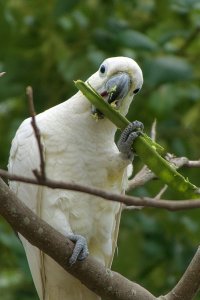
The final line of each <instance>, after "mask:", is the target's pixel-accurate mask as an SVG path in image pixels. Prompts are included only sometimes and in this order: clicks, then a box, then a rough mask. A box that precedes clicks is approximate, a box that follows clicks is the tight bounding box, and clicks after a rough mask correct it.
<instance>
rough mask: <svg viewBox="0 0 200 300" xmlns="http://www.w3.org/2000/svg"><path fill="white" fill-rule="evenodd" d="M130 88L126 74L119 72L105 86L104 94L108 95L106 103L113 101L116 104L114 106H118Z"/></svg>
mask: <svg viewBox="0 0 200 300" xmlns="http://www.w3.org/2000/svg"><path fill="white" fill-rule="evenodd" d="M130 86H131V80H130V76H129V75H128V74H127V73H124V72H120V73H117V74H115V75H113V76H112V77H111V78H110V79H108V81H107V82H106V84H105V88H106V92H107V94H108V99H107V101H108V103H112V102H114V101H115V102H117V103H116V106H120V103H121V101H122V100H123V99H124V98H125V97H126V95H127V94H128V92H129V90H130ZM120 100H121V101H120Z"/></svg>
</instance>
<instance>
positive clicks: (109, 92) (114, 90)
mask: <svg viewBox="0 0 200 300" xmlns="http://www.w3.org/2000/svg"><path fill="white" fill-rule="evenodd" d="M130 86H131V79H130V76H129V75H128V74H127V73H125V72H119V73H117V74H114V75H113V76H111V77H110V78H109V79H108V80H107V81H106V83H105V85H104V89H103V91H102V92H100V94H101V96H102V97H103V98H104V99H105V100H106V101H107V102H108V103H109V104H112V103H114V104H113V105H114V106H115V107H116V108H118V107H119V106H120V104H121V102H122V100H123V99H124V98H125V97H126V95H127V94H128V92H129V90H130ZM92 115H93V116H95V117H97V118H98V119H102V118H103V117H104V115H103V114H102V113H101V112H100V111H99V110H98V109H97V108H96V107H94V106H92Z"/></svg>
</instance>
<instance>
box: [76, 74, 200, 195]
mask: <svg viewBox="0 0 200 300" xmlns="http://www.w3.org/2000/svg"><path fill="white" fill-rule="evenodd" d="M75 85H76V87H77V88H78V89H79V90H80V91H81V92H82V93H83V94H84V96H85V97H86V98H87V99H88V100H89V101H90V102H91V103H92V104H93V105H94V106H95V107H96V108H97V109H99V110H100V111H101V112H102V113H103V114H104V115H105V116H106V117H107V118H108V119H109V120H110V121H111V122H113V123H114V124H115V125H116V126H117V127H118V128H119V129H120V130H123V129H124V128H125V127H126V126H127V125H128V124H129V123H130V122H129V121H128V119H126V118H125V117H124V116H122V115H121V114H120V113H119V112H118V111H116V110H114V109H113V108H112V107H111V105H109V104H108V103H107V102H105V101H104V99H103V98H102V97H101V96H100V95H99V94H98V93H97V92H96V91H95V90H94V89H93V88H92V87H91V86H89V85H88V84H86V83H85V82H83V81H81V80H77V81H75ZM134 150H135V151H136V153H137V154H138V155H139V156H140V158H141V160H142V161H143V162H144V163H145V164H146V165H147V166H148V167H149V168H150V169H151V170H152V172H153V173H155V174H156V175H157V176H158V177H159V178H160V179H161V180H162V181H163V182H164V183H165V184H167V185H168V186H169V187H171V188H173V189H174V190H176V191H178V192H179V193H181V194H182V195H183V196H184V197H185V198H199V197H200V192H199V189H198V188H197V187H196V186H195V185H193V184H192V183H190V182H189V181H188V180H187V179H186V178H184V177H183V176H182V175H181V174H180V173H178V172H177V171H176V170H175V168H174V167H173V166H171V165H170V164H169V163H168V162H167V161H166V160H165V159H164V158H163V157H161V156H160V154H159V153H161V154H164V149H163V148H162V147H161V146H160V145H158V144H157V143H155V142H154V141H152V140H151V138H150V137H148V136H147V135H146V134H143V135H142V136H139V137H138V138H137V139H136V140H135V141H134Z"/></svg>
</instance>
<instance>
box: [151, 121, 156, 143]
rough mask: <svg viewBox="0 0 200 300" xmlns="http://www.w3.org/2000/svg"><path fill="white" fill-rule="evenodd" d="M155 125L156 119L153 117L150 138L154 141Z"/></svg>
mask: <svg viewBox="0 0 200 300" xmlns="http://www.w3.org/2000/svg"><path fill="white" fill-rule="evenodd" d="M156 126H157V120H156V119H155V120H154V121H153V124H152V127H151V139H152V140H153V141H154V142H155V141H156Z"/></svg>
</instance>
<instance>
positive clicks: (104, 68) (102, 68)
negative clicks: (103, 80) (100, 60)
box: [100, 65, 106, 74]
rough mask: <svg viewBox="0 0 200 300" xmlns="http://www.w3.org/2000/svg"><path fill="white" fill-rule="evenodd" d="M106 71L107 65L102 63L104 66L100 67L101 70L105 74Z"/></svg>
mask: <svg viewBox="0 0 200 300" xmlns="http://www.w3.org/2000/svg"><path fill="white" fill-rule="evenodd" d="M105 71H106V67H105V66H104V65H102V66H101V67H100V72H101V73H102V74H104V73H105Z"/></svg>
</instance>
